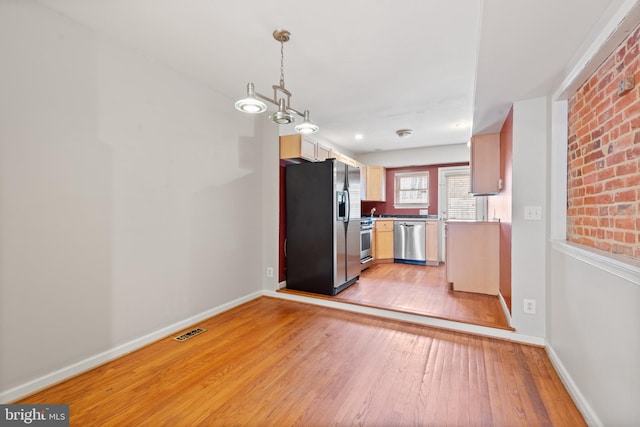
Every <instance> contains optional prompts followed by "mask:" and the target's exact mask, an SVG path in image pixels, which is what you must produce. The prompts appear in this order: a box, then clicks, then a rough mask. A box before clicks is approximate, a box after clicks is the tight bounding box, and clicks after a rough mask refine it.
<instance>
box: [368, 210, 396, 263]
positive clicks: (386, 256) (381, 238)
mask: <svg viewBox="0 0 640 427" xmlns="http://www.w3.org/2000/svg"><path fill="white" fill-rule="evenodd" d="M375 236H376V237H375V253H374V256H373V257H374V259H375V260H376V262H393V220H376V221H375Z"/></svg>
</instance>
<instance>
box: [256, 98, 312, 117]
mask: <svg viewBox="0 0 640 427" xmlns="http://www.w3.org/2000/svg"><path fill="white" fill-rule="evenodd" d="M254 95H255V96H256V98H258V99H261V100H263V101H266V102H268V103H270V104H273V105H275V106H276V107H277V106H278V105H279V104H278V101H277V100H276V99H275V98H269V97H267V96H264V95H263V94H261V93H260V92H254ZM287 111H291V112H292V113H296V114H297V115H299V116H300V117H304V113H301V112H300V111H298V110H296V109H295V108H293V107H291V106H287Z"/></svg>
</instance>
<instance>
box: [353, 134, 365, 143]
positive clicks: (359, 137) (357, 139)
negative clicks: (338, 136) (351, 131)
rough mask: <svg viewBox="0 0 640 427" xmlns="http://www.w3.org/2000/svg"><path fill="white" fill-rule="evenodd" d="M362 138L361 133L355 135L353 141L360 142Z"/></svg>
mask: <svg viewBox="0 0 640 427" xmlns="http://www.w3.org/2000/svg"><path fill="white" fill-rule="evenodd" d="M362 138H364V135H363V134H361V133H356V136H355V139H356V141H360V140H361V139H362Z"/></svg>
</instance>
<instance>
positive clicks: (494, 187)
mask: <svg viewBox="0 0 640 427" xmlns="http://www.w3.org/2000/svg"><path fill="white" fill-rule="evenodd" d="M470 164H471V193H472V194H475V195H488V194H498V193H499V192H500V190H501V189H502V182H501V180H500V134H498V133H492V134H487V135H477V136H474V137H472V138H471V162H470Z"/></svg>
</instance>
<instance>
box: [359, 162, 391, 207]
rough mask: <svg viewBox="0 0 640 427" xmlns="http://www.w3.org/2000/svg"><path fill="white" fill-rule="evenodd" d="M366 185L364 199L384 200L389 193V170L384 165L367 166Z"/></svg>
mask: <svg viewBox="0 0 640 427" xmlns="http://www.w3.org/2000/svg"><path fill="white" fill-rule="evenodd" d="M365 169H366V185H365V187H364V188H365V194H364V197H363V200H367V201H372V202H384V201H385V200H386V193H387V186H386V181H387V172H386V169H385V168H384V167H383V166H366V168H365Z"/></svg>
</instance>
